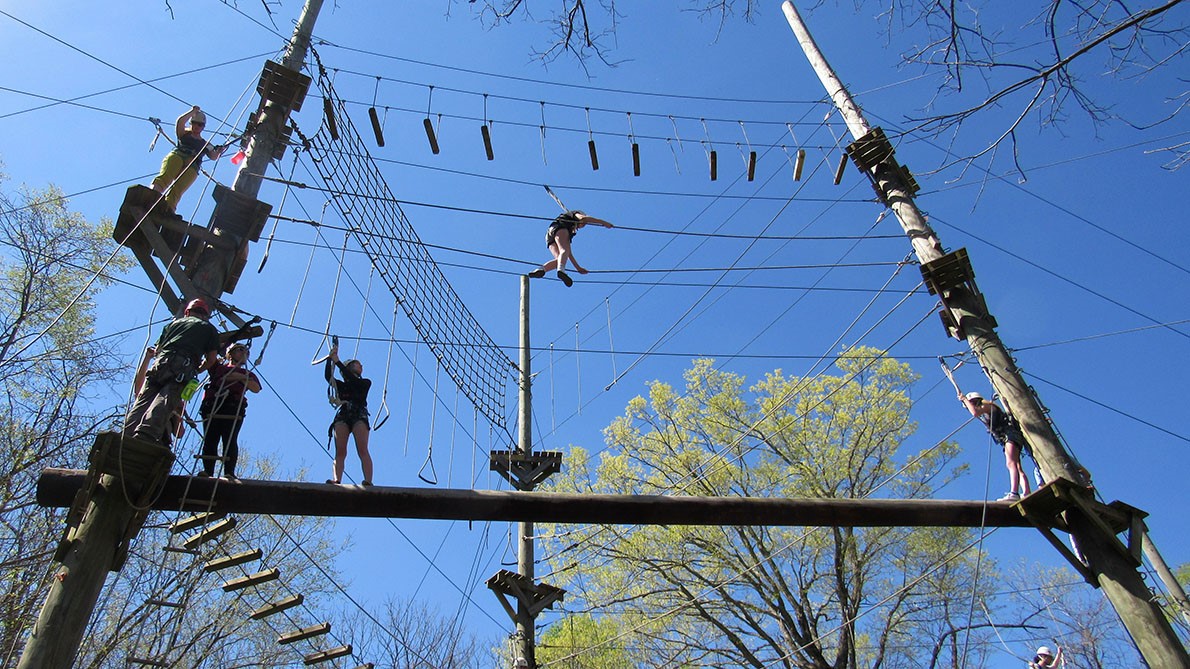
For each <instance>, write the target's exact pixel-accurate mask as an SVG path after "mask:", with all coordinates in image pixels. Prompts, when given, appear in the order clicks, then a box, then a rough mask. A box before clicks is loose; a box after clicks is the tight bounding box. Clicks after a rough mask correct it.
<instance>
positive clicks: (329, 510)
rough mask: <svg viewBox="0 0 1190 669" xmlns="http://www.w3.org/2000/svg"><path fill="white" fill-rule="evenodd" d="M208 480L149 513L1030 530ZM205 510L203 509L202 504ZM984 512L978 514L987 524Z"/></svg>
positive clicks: (723, 505) (632, 502) (705, 500)
mask: <svg viewBox="0 0 1190 669" xmlns="http://www.w3.org/2000/svg"><path fill="white" fill-rule="evenodd" d="M85 474H86V472H84V471H80V470H74V469H45V470H43V471H42V473H41V477H40V478H39V479H38V481H37V503H38V504H40V505H41V506H44V507H58V508H61V507H66V506H69V505H70V502H71V500H72V499H73V498H74V493H75V491H77V490H78V489H79V488H80V487H82V485H83V477H84V475H85ZM214 485H215V482H214V479H193V480H191V479H190V478H189V477H184V476H171V477H169V479H168V480H167V481H166V483H165V487H164V489H163V490H162V492H161V494H160V495H158V496H157V498H156V500H155V501H154V502H153V508H154V509H158V510H165V511H179V510H180V511H201V510H204V509H202V508H197V507H194V508H192V507H190V506H189V505H183V504H182V503H181V502H182V495H183V493H185V492H186V490H187V486H189V495H190V497H192V498H202V497H205V498H206V499H210V498H211V496H214V500H215V505H216V507H218V508H219V510H220V511H224V512H229V513H259V514H271V515H288V516H342V517H347V516H351V517H357V518H426V519H434V520H481V521H482V520H491V521H508V522H516V521H526V522H535V523H576V524H603V525H768V526H786V527H981V526H985V527H1029V526H1030V525H1029V521H1028V520H1027V519H1025V518H1024V517H1022V516H1021V515H1020V514H1019V513H1017V512H1016V511H1015V510H1014V509H1013V508H1012V506H1011V505H1010V504H1008V503H1006V502H990V503H984V502H980V501H967V500H934V499H792V498H760V497H681V496H676V495H575V494H561V493H545V492H505V491H496V490H458V489H437V488H435V489H428V488H390V487H383V486H371V487H367V488H364V487H361V486H349V485H326V484H322V483H302V482H295V481H253V480H248V479H241V480H240V481H239V482H238V483H236V484H235V485H222V486H219V488H218V490H215V489H214ZM204 504H205V502H204ZM985 514H986V516H985Z"/></svg>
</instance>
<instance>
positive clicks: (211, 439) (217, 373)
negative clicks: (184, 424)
mask: <svg viewBox="0 0 1190 669" xmlns="http://www.w3.org/2000/svg"><path fill="white" fill-rule="evenodd" d="M247 365H248V347H247V346H245V345H243V344H240V343H235V344H232V345H231V346H229V347H228V348H227V358H226V360H225V361H223V362H220V363H218V364H216V365H215V366H214V367H211V369H210V370H209V371H208V372H207V373H208V374H209V375H210V378H209V379H208V381H207V389H206V392H204V393H203V396H202V404H200V405H199V408H198V412H199V415H201V416H202V420H203V427H204V430H205V431H204V433H203V439H202V469H203V471H202V472H201V473H200V474H199V476H202V477H204V478H209V477H211V476H214V475H215V461H216V460H218V458H219V443H220V442H223V476H224V477H225V478H227V479H228V480H229V481H235V480H238V478H239V477H237V476H236V463H237V462H238V461H239V457H240V444H239V437H240V428H241V427H242V426H243V424H244V415H245V413H246V409H247V408H248V399H247V396H246V394H245V393H246V392H253V393H258V392H260V380H259V379H257V378H256V375H255V374H253V373H252V372H251V371H250V370H249V369H248V367H247Z"/></svg>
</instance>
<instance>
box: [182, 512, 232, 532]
mask: <svg viewBox="0 0 1190 669" xmlns="http://www.w3.org/2000/svg"><path fill="white" fill-rule="evenodd" d="M226 517H227V514H226V513H224V512H220V511H211V512H208V513H196V514H194V515H193V516H190V517H188V518H182V519H181V520H176V521H174V522H173V523H171V524H170V526H169V531H170V532H171V533H173V534H181V533H183V532H189V531H190V530H193V529H196V528H199V527H202V526H203V525H206V524H208V523H213V522H215V521H216V520H223V519H224V518H226Z"/></svg>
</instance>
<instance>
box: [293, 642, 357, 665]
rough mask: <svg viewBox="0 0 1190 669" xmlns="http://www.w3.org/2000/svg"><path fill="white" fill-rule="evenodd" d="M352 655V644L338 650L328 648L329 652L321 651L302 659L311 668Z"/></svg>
mask: <svg viewBox="0 0 1190 669" xmlns="http://www.w3.org/2000/svg"><path fill="white" fill-rule="evenodd" d="M350 654H351V644H347V645H346V646H339V647H338V648H328V649H327V650H323V651H319V652H317V653H311V654H309V655H307V656H306V657H304V658H302V661H303V662H305V663H306V665H307V666H309V665H311V664H318V663H319V662H326V661H328V660H334V659H337V658H340V657H343V656H344V655H350Z"/></svg>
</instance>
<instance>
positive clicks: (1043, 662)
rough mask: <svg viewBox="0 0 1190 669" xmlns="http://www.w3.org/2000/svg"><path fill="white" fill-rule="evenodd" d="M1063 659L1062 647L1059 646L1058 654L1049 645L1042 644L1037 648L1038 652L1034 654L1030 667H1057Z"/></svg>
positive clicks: (1035, 668)
mask: <svg viewBox="0 0 1190 669" xmlns="http://www.w3.org/2000/svg"><path fill="white" fill-rule="evenodd" d="M1061 661H1062V647H1061V646H1059V647H1058V652H1057V654H1054V653H1053V651H1051V650H1050V649H1049V646H1042V647H1041V648H1038V649H1037V654H1036V655H1034V656H1033V661H1032V662H1030V663H1029V669H1049V667H1056V666H1058V663H1059V662H1061Z"/></svg>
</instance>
